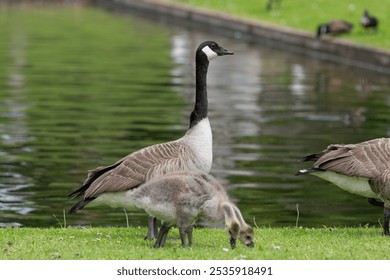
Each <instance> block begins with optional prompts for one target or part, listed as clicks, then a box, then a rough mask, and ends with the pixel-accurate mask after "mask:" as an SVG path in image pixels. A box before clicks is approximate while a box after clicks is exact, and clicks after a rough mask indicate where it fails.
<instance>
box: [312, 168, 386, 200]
mask: <svg viewBox="0 0 390 280" xmlns="http://www.w3.org/2000/svg"><path fill="white" fill-rule="evenodd" d="M310 174H312V175H315V176H317V177H320V178H322V179H324V180H326V181H329V182H331V183H333V184H335V185H336V186H338V187H339V188H341V189H343V190H345V191H347V192H350V193H353V194H357V195H360V196H364V197H371V198H379V197H378V195H377V194H376V193H374V192H373V191H372V190H371V187H370V184H369V183H368V178H365V177H350V176H346V175H343V174H339V173H335V172H332V171H319V172H313V173H310ZM379 199H380V198H379Z"/></svg>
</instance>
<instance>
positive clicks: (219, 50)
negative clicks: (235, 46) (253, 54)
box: [198, 41, 233, 61]
mask: <svg viewBox="0 0 390 280" xmlns="http://www.w3.org/2000/svg"><path fill="white" fill-rule="evenodd" d="M198 51H201V52H203V53H204V54H205V55H206V57H207V59H208V60H209V61H210V60H212V59H214V58H216V57H217V56H223V55H232V54H233V53H232V52H229V51H228V50H226V49H225V48H223V47H222V46H220V45H218V44H217V43H216V42H214V41H205V42H203V43H201V44H200V45H199V47H198Z"/></svg>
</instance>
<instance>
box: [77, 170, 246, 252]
mask: <svg viewBox="0 0 390 280" xmlns="http://www.w3.org/2000/svg"><path fill="white" fill-rule="evenodd" d="M82 201H83V200H82ZM82 201H81V202H82ZM77 204H78V203H76V205H77ZM98 204H108V205H110V206H112V207H124V208H132V207H137V208H142V209H144V210H145V211H146V212H147V213H148V214H149V215H151V216H153V217H156V218H158V219H160V220H161V221H162V222H163V224H162V226H161V228H160V232H159V234H158V237H157V240H156V243H155V244H154V247H156V248H158V247H163V246H164V244H165V240H166V238H167V235H168V231H169V229H170V228H171V227H172V226H174V225H177V227H178V229H179V233H180V239H181V242H182V246H183V247H186V246H187V241H186V237H188V245H191V244H192V229H193V225H194V224H195V222H196V221H198V220H208V221H222V220H224V221H225V226H226V231H227V233H228V236H229V238H230V245H231V247H232V248H234V247H235V245H236V240H237V239H239V240H240V241H241V242H242V243H244V244H245V245H246V246H248V247H253V230H252V228H251V227H250V226H248V225H247V224H246V223H245V221H244V219H243V217H242V215H241V212H240V210H239V209H238V208H237V207H236V206H235V205H234V204H233V203H232V202H230V200H229V198H228V196H227V194H226V192H225V189H224V187H223V186H222V185H221V184H219V183H218V181H217V180H216V179H215V178H214V177H213V176H211V175H207V174H206V173H192V172H177V173H170V174H167V175H165V176H159V177H156V178H155V179H152V180H149V181H147V182H146V183H144V184H142V185H138V186H136V187H134V188H131V189H127V190H123V191H122V192H106V193H103V194H101V195H100V196H99V197H97V198H96V199H95V200H94V201H93V203H91V206H92V205H98ZM77 210H78V207H76V208H75V209H74V211H77Z"/></svg>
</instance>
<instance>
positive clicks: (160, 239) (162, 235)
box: [153, 224, 171, 248]
mask: <svg viewBox="0 0 390 280" xmlns="http://www.w3.org/2000/svg"><path fill="white" fill-rule="evenodd" d="M170 229H171V227H170V226H167V225H166V224H162V225H161V227H160V232H159V233H158V236H157V240H156V243H154V246H153V247H154V248H160V247H164V245H165V241H166V239H167V236H168V232H169V230H170Z"/></svg>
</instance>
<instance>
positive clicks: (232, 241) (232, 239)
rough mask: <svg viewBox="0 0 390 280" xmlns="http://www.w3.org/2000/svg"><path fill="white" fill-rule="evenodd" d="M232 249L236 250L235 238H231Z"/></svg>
mask: <svg viewBox="0 0 390 280" xmlns="http://www.w3.org/2000/svg"><path fill="white" fill-rule="evenodd" d="M230 247H231V248H232V249H234V248H236V240H235V239H234V238H230Z"/></svg>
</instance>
